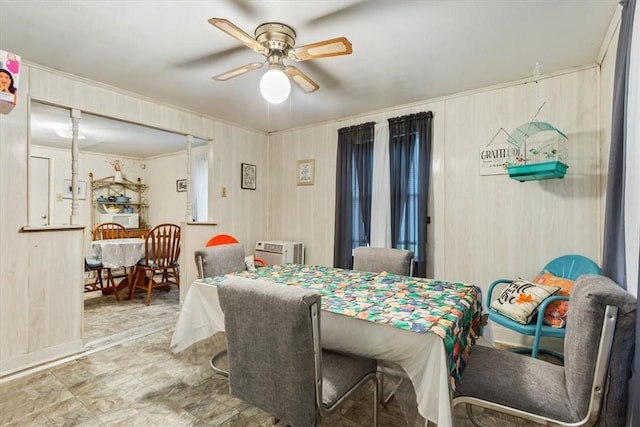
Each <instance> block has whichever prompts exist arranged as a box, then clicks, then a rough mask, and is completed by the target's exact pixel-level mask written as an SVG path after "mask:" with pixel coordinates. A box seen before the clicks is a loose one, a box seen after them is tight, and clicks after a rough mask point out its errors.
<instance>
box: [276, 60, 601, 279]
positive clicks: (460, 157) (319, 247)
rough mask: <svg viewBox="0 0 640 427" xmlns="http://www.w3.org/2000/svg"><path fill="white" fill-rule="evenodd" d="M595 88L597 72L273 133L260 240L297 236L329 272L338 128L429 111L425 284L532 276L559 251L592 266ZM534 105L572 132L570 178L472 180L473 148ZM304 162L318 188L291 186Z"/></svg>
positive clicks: (528, 115) (596, 242)
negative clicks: (264, 234)
mask: <svg viewBox="0 0 640 427" xmlns="http://www.w3.org/2000/svg"><path fill="white" fill-rule="evenodd" d="M597 90H598V87H597V69H596V68H595V67H594V68H589V69H586V70H582V71H577V72H570V73H567V74H563V75H560V76H556V77H550V78H545V79H541V80H540V81H539V83H537V84H535V83H529V84H521V83H519V84H513V85H504V86H503V87H499V88H489V89H487V90H484V91H477V92H475V93H470V94H461V95H458V96H454V97H450V98H447V99H442V100H436V101H434V102H425V103H424V104H419V105H413V106H412V107H410V108H405V109H398V108H396V109H393V110H388V111H383V112H377V113H375V114H370V115H363V116H359V117H356V118H352V119H349V120H344V121H341V122H335V123H325V124H320V125H317V126H312V127H308V128H303V129H296V130H290V131H285V132H280V133H277V134H274V135H272V136H271V138H270V145H271V148H270V150H271V151H270V159H271V160H270V161H271V169H270V180H271V182H272V190H271V197H270V199H269V211H270V213H271V215H270V223H269V236H270V238H273V239H286V240H301V241H303V242H304V243H305V245H306V249H307V262H308V263H312V264H323V265H331V264H332V263H333V256H332V253H333V229H334V207H335V200H334V197H335V163H336V147H337V129H339V128H340V127H343V126H350V125H353V124H357V123H362V122H367V121H375V122H376V123H385V122H386V119H387V118H389V117H395V116H400V115H403V114H408V113H411V112H416V111H433V113H434V119H433V120H434V121H433V123H434V129H433V132H434V134H433V136H434V139H433V141H434V143H433V154H432V158H433V171H432V191H431V212H430V216H431V224H430V226H429V229H428V232H429V236H430V242H429V248H430V256H431V259H430V260H429V261H430V263H431V265H432V267H431V268H432V270H431V271H432V272H433V276H434V277H437V278H442V279H447V280H455V281H464V282H470V283H477V284H480V285H481V286H482V287H483V288H484V289H486V288H487V286H488V283H490V282H491V281H492V280H493V279H495V278H498V277H503V276H506V277H510V276H518V275H522V276H523V277H533V275H535V273H536V272H537V270H538V269H539V268H540V267H541V266H543V265H544V264H545V263H546V262H547V261H549V260H550V259H552V258H553V257H555V256H558V255H561V254H565V253H574V252H575V253H582V254H584V255H586V256H589V257H591V258H593V259H595V260H596V261H598V262H600V241H601V236H600V233H599V221H600V212H599V206H600V201H601V199H602V193H601V191H600V189H599V186H598V182H599V178H600V175H601V174H603V171H602V170H600V169H599V162H598V156H599V152H598V150H599V145H598V129H597V123H598V104H597ZM543 102H546V105H545V106H544V108H543V109H542V111H541V112H540V114H539V116H538V119H540V120H546V121H549V122H551V123H553V124H555V125H556V126H558V127H559V128H560V129H562V130H563V131H565V132H566V133H567V134H568V136H569V142H568V143H569V153H570V154H569V171H568V174H567V177H566V178H564V179H563V180H548V181H534V182H528V183H520V182H517V181H514V180H511V179H509V178H508V177H507V176H506V175H498V176H480V175H479V159H478V151H479V147H480V146H481V145H486V144H488V143H489V141H490V140H491V138H492V137H493V135H494V134H495V133H496V132H497V131H498V130H499V129H500V128H501V127H503V128H505V129H506V130H508V131H510V130H512V129H514V128H515V127H517V126H518V125H520V124H522V123H525V122H527V121H528V120H531V119H532V118H533V116H534V114H535V113H536V111H537V110H538V108H539V107H540V105H542V103H543ZM306 158H315V159H316V168H317V171H316V183H315V185H314V186H309V187H297V186H296V184H295V168H296V161H297V160H299V159H306Z"/></svg>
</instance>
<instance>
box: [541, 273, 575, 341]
mask: <svg viewBox="0 0 640 427" xmlns="http://www.w3.org/2000/svg"><path fill="white" fill-rule="evenodd" d="M533 282H534V283H537V284H539V285H545V286H557V287H559V288H560V290H559V291H558V293H557V295H562V296H566V297H568V296H569V294H570V293H571V288H572V287H573V280H570V279H565V278H564V277H557V276H554V275H553V274H552V273H549V272H548V271H543V272H542V273H541V274H539V275H537V276H536V277H535V278H534V279H533ZM568 311H569V301H552V302H550V303H549V305H548V306H547V309H546V310H545V311H544V323H546V324H547V325H549V326H552V327H554V328H564V327H565V326H566V324H567V312H568Z"/></svg>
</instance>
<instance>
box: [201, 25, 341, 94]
mask: <svg viewBox="0 0 640 427" xmlns="http://www.w3.org/2000/svg"><path fill="white" fill-rule="evenodd" d="M209 23H210V24H211V25H213V26H214V27H216V28H218V29H220V30H222V31H224V32H225V33H227V34H228V35H230V36H231V37H233V38H234V39H236V40H238V41H239V42H240V43H242V44H244V45H245V46H247V47H248V48H250V49H253V50H254V51H256V52H258V53H260V54H262V55H264V56H266V57H267V60H266V61H263V62H252V63H250V64H246V65H243V66H241V67H238V68H234V69H233V70H229V71H227V72H224V73H222V74H218V75H217V76H214V77H213V79H214V80H218V81H226V80H229V79H231V78H234V77H237V76H240V75H242V74H245V73H248V72H249V71H253V70H257V69H259V68H262V66H264V65H265V64H267V65H268V67H269V70H268V71H267V72H266V73H265V74H264V76H263V77H262V79H261V80H260V91H261V92H262V95H263V96H264V97H265V99H266V100H267V101H269V102H271V103H274V104H277V103H280V102H282V101H284V100H285V99H287V97H288V96H289V92H290V90H291V83H290V81H289V79H291V80H292V81H293V82H294V83H296V84H297V85H298V86H299V87H300V88H301V89H302V90H304V91H305V92H307V93H311V92H315V91H316V90H318V89H319V88H320V86H318V84H317V83H316V82H314V81H313V80H311V78H310V77H309V76H307V75H306V74H304V73H303V72H302V71H300V70H299V69H298V68H296V67H294V66H292V65H285V64H284V59H290V60H293V61H307V60H310V59H319V58H327V57H331V56H340V55H349V54H351V52H352V48H351V42H349V40H347V39H346V38H345V37H337V38H334V39H329V40H323V41H320V42H316V43H311V44H308V45H304V46H299V47H295V42H296V32H295V31H294V30H293V28H291V27H289V26H288V25H285V24H281V23H277V22H267V23H265V24H261V25H259V26H258V27H257V28H256V30H255V38H254V37H251V36H250V35H249V34H247V33H246V32H244V31H242V30H241V29H240V28H238V27H237V26H236V25H234V24H233V23H231V22H230V21H228V20H227V19H223V18H211V19H209Z"/></svg>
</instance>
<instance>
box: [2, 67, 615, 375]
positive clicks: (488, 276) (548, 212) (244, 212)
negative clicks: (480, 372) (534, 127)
mask: <svg viewBox="0 0 640 427" xmlns="http://www.w3.org/2000/svg"><path fill="white" fill-rule="evenodd" d="M605 64H608V67H607V69H606V70H604V71H603V73H606V75H607V76H611V67H613V65H612V61H609V59H608V58H607V59H606V62H605ZM23 70H24V75H25V76H26V78H25V79H24V81H23V80H22V79H21V85H20V90H21V91H20V99H19V104H18V106H17V107H16V108H15V109H14V111H13V112H12V113H11V114H9V115H0V125H1V126H0V137H1V143H0V201H1V202H0V203H1V204H2V209H0V233H1V234H0V236H1V239H0V251H1V252H0V375H2V374H3V373H5V372H7V371H9V370H12V369H15V368H16V367H19V366H27V365H33V364H37V363H41V362H43V361H47V360H51V359H54V358H56V357H60V356H62V355H64V354H68V353H69V352H73V351H77V346H78V339H79V338H80V336H79V334H80V331H79V330H78V329H79V328H78V321H79V319H81V316H82V304H81V302H80V301H81V299H80V298H79V297H80V296H81V294H79V293H78V294H76V293H75V292H76V290H80V289H81V283H80V282H81V256H82V253H81V249H80V248H82V247H83V245H82V235H81V231H78V230H65V231H47V232H42V234H38V233H21V232H20V231H19V230H20V228H21V227H22V226H24V225H26V223H27V201H26V195H27V192H26V188H27V184H26V181H27V174H26V172H27V158H28V147H27V134H28V129H27V126H28V113H27V104H28V102H27V101H28V99H27V96H28V95H30V96H31V97H33V98H34V99H39V100H43V101H47V102H51V103H54V104H59V105H63V106H67V107H73V108H78V109H81V110H83V111H87V112H92V113H95V114H100V115H105V116H110V117H114V118H118V119H123V120H127V121H131V122H136V123H140V124H143V125H148V126H154V127H158V128H162V129H166V130H169V131H173V132H179V133H183V134H191V135H194V136H198V137H202V138H205V139H211V140H212V142H211V150H210V153H211V157H212V160H211V164H212V166H213V173H212V175H211V177H210V188H211V197H212V202H211V205H212V207H213V208H214V209H213V212H212V217H211V219H212V220H214V221H215V222H217V224H218V225H217V226H212V227H213V229H214V230H216V232H221V233H222V232H224V233H230V234H233V235H235V236H237V237H238V238H239V240H240V241H241V242H242V243H243V244H244V245H245V248H246V249H247V251H248V252H252V248H253V245H254V244H255V242H256V241H257V240H260V239H284V240H300V241H303V242H304V243H305V246H306V251H307V259H306V261H307V263H311V264H321V265H331V264H332V261H333V255H332V254H333V229H334V219H333V217H334V206H335V205H334V203H335V201H334V197H335V162H336V147H337V130H338V129H339V128H340V127H344V126H350V125H353V124H357V123H362V122H365V121H375V122H377V123H380V124H384V123H386V119H387V118H389V117H395V116H399V115H403V114H408V113H412V112H417V111H432V112H433V113H434V122H433V123H434V129H433V131H434V145H433V153H432V157H433V170H432V191H431V201H430V204H431V211H430V216H431V220H432V221H431V225H430V226H429V245H428V246H429V248H430V257H431V258H430V259H429V262H430V265H431V268H432V270H431V272H432V273H433V274H432V275H433V277H438V278H443V279H447V280H460V281H465V282H474V283H478V284H480V285H482V286H483V288H484V289H486V287H487V284H488V283H489V282H490V281H491V280H493V279H494V278H496V277H500V276H513V275H522V276H524V277H528V276H531V275H533V274H535V272H536V270H537V269H538V268H539V267H540V266H541V265H542V264H544V263H545V262H546V261H547V260H549V259H550V258H552V257H554V256H556V255H559V254H562V253H567V252H579V253H583V254H585V255H587V256H590V257H592V258H594V259H596V260H597V261H598V262H599V261H600V251H601V249H600V245H601V243H600V241H601V229H602V224H601V221H602V215H603V213H602V206H603V204H602V198H603V191H604V190H603V186H602V182H603V181H604V180H603V179H602V178H603V176H604V174H605V172H606V164H605V165H602V164H600V163H599V161H598V159H599V156H601V155H604V153H605V152H607V151H608V150H607V148H606V146H605V145H606V144H604V143H603V142H602V138H603V135H601V133H602V132H603V129H605V130H604V132H607V131H606V129H608V124H606V125H603V124H602V123H600V122H602V121H605V120H608V121H610V114H609V113H607V112H605V111H606V110H602V111H603V112H600V111H599V103H598V98H599V97H601V98H603V99H609V98H610V93H611V88H610V87H609V85H610V81H612V79H610V78H609V77H607V79H606V80H603V84H602V85H601V87H598V72H597V69H596V68H590V69H586V70H581V71H575V72H569V73H566V74H563V75H559V76H555V77H550V78H544V79H541V80H540V82H539V83H538V84H526V85H524V84H511V85H509V84H505V85H503V86H501V87H496V88H488V89H486V90H482V91H477V92H474V93H468V94H460V95H457V96H453V97H448V98H444V99H437V100H431V101H425V102H423V103H417V104H414V105H411V106H406V107H398V108H394V109H389V110H386V111H378V112H372V113H368V114H363V115H361V116H358V117H352V118H346V119H344V120H340V121H336V122H332V123H323V124H318V125H315V126H310V127H306V128H301V129H295V130H289V131H284V132H279V133H276V134H272V135H265V134H264V133H261V132H257V131H253V130H249V129H244V128H242V127H239V126H235V125H232V124H227V123H221V122H218V121H214V120H212V119H210V118H207V117H203V116H201V115H198V114H195V113H191V112H187V111H183V110H180V109H179V108H176V107H172V106H169V105H165V104H160V103H157V102H155V101H153V100H150V99H146V98H142V97H138V96H136V95H135V94H131V93H128V92H125V91H121V90H118V89H115V88H111V87H108V86H104V85H101V84H99V83H95V82H89V81H86V80H83V79H81V78H78V77H74V76H69V75H65V74H62V73H58V72H55V71H52V70H48V69H46V68H44V67H39V66H34V65H30V64H25V65H24V68H23ZM543 101H546V105H545V107H544V108H543V110H542V112H541V114H540V115H539V118H540V119H541V120H547V121H549V122H551V123H553V124H555V125H557V126H558V127H559V128H560V129H562V130H563V131H565V132H566V133H567V134H568V135H569V138H570V140H569V150H570V156H569V171H568V175H567V177H566V178H565V179H564V180H551V181H540V182H528V183H519V182H516V181H512V180H510V179H508V178H507V177H506V176H480V175H479V173H478V159H477V155H478V149H479V147H480V145H483V144H486V143H488V142H489V140H490V139H491V137H492V136H493V135H494V133H495V132H496V131H497V130H498V129H499V128H500V127H504V128H505V129H507V130H510V129H512V128H514V127H515V126H517V125H519V124H521V123H523V122H525V121H527V120H530V119H531V117H532V116H533V114H534V113H535V111H536V110H537V108H538V107H539V106H540V104H541V103H542V102H543ZM599 123H600V126H599ZM309 158H311V159H315V161H316V174H315V185H313V186H297V185H296V167H297V161H298V160H301V159H309ZM92 161H93V160H90V159H88V158H87V157H86V156H85V157H84V158H83V159H81V165H80V179H84V178H85V176H83V175H85V174H86V173H87V172H88V171H89V167H91V168H96V169H97V167H98V166H97V164H96V162H98V160H95V161H93V162H94V165H93V166H89V164H90V163H91V162H92ZM83 163H86V164H83ZM241 163H251V164H255V165H256V166H257V173H258V179H257V189H256V190H255V191H253V190H243V189H241V188H240V164H241ZM145 164H146V169H145V170H144V175H145V176H144V180H145V182H146V183H147V184H149V185H150V193H149V194H148V197H149V201H150V205H151V209H150V214H151V215H152V216H151V222H152V223H157V222H161V221H165V220H169V221H171V222H179V221H181V220H182V219H184V216H185V208H184V203H183V202H184V201H186V199H185V200H182V199H184V198H185V197H186V194H185V193H176V192H175V179H180V178H182V177H184V175H185V174H186V158H185V155H184V153H176V154H175V155H173V156H167V157H162V158H156V159H146V160H145ZM102 166H104V165H102ZM95 172H96V175H99V174H100V173H101V172H100V171H98V170H96V171H95ZM106 174H107V173H106V171H105V175H106ZM154 182H155V183H154ZM223 187H224V188H226V192H227V197H222V196H221V193H222V188H223ZM156 205H157V207H154V206H156ZM7 206H10V207H11V208H10V209H7ZM81 215H87V213H86V211H84V213H83V212H81ZM207 227H208V226H207ZM188 228H190V227H188ZM195 234H196V235H197V234H198V233H195ZM60 242H63V243H62V245H63V246H62V247H64V248H66V249H65V251H67V252H66V253H68V256H66V257H59V258H56V259H55V262H51V263H42V262H41V258H42V257H43V256H46V254H48V253H56V252H60V248H61V246H60V245H61V243H60ZM193 244H194V243H193V242H190V246H189V247H193ZM190 261H191V260H190V257H187V255H185V258H184V259H183V262H190ZM44 269H46V271H45V270H44ZM45 274H46V275H48V277H49V278H50V280H48V281H39V280H37V279H38V277H41V275H45ZM54 288H55V289H58V291H60V290H63V291H64V290H66V291H68V292H69V293H70V294H71V295H76V296H77V297H78V298H77V299H75V298H76V297H72V298H71V299H69V300H68V304H67V307H66V309H67V312H66V313H67V316H66V317H64V318H57V317H55V316H54V317H51V315H52V314H53V313H54V311H55V309H56V307H58V302H57V300H56V298H55V297H54V294H53V293H51V292H50V291H51V289H54ZM33 295H38V297H36V298H32V296H33ZM36 310H40V311H42V310H44V312H43V313H42V315H37V314H36V313H37V311H36ZM47 313H51V315H50V314H47ZM52 321H55V322H56V328H57V330H56V332H55V333H54V334H53V335H52V337H49V335H51V332H52V331H51V330H50V328H49V327H47V322H52ZM50 338H51V339H50Z"/></svg>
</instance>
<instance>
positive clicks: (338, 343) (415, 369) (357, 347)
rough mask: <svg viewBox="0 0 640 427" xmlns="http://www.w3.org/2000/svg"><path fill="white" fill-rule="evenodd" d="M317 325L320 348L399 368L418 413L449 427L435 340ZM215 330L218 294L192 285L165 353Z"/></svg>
mask: <svg viewBox="0 0 640 427" xmlns="http://www.w3.org/2000/svg"><path fill="white" fill-rule="evenodd" d="M226 280H231V281H232V280H234V278H229V279H226ZM320 325H321V328H322V331H321V333H322V346H323V347H325V348H329V349H333V350H341V351H346V352H350V353H353V354H358V355H361V356H366V357H371V358H374V359H378V360H386V361H390V362H394V363H397V364H399V365H400V366H402V368H403V369H404V370H405V371H406V372H407V375H408V376H409V378H410V379H411V382H412V383H413V387H414V389H415V391H416V398H417V403H418V411H419V412H420V414H421V415H422V416H423V417H424V418H425V419H426V420H428V421H432V422H435V423H437V424H438V426H439V427H447V426H451V425H452V424H453V421H452V419H453V418H452V412H451V400H450V394H449V375H448V369H447V358H446V353H445V348H444V344H443V342H442V340H441V339H440V338H439V337H438V336H436V335H434V334H429V333H427V334H418V333H415V332H410V331H406V330H402V329H398V328H394V327H392V326H388V325H382V324H377V323H373V322H369V321H366V320H360V319H355V318H351V317H348V316H343V315H340V314H335V313H331V312H328V311H324V310H323V311H322V320H321V322H320ZM220 331H224V314H223V312H222V309H221V308H220V303H219V300H218V289H217V287H216V286H213V285H208V284H205V283H202V282H198V281H195V282H194V283H193V284H192V285H191V287H190V288H189V292H188V293H187V296H186V298H185V301H184V304H183V305H182V309H181V310H180V316H179V317H178V323H177V324H176V330H175V332H174V334H173V337H172V339H171V350H172V351H173V352H174V353H178V352H180V351H182V350H184V349H186V348H187V347H189V346H190V345H192V344H194V343H196V342H197V341H200V340H202V339H205V338H208V337H210V336H212V335H214V334H215V333H217V332H220Z"/></svg>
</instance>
